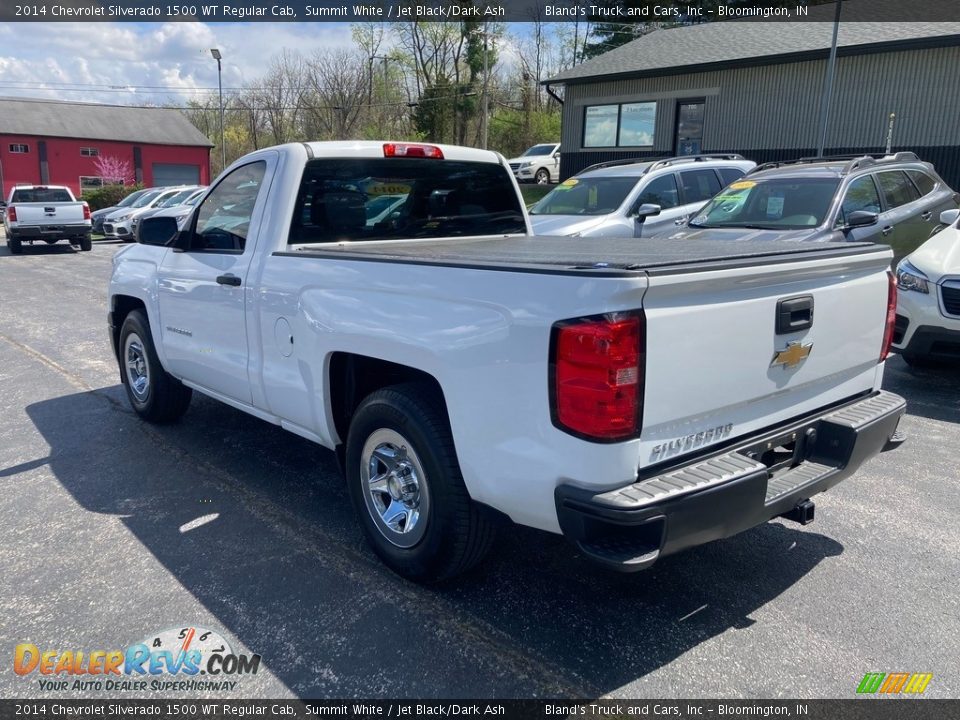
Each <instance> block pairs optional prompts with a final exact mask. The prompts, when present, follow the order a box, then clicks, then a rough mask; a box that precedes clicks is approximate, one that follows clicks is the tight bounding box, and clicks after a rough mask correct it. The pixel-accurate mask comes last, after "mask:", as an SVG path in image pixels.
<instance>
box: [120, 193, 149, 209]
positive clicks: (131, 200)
mask: <svg viewBox="0 0 960 720" xmlns="http://www.w3.org/2000/svg"><path fill="white" fill-rule="evenodd" d="M145 192H146V190H137V191H136V192H132V193H130V194H129V195H127V196H126V197H125V198H124V199H123V200H121V201H120V202H118V203H117V207H128V206H129V205H133V203H135V202H136V201H137V199H138V198H139V197H140V196H141V195H143V194H144V193H145Z"/></svg>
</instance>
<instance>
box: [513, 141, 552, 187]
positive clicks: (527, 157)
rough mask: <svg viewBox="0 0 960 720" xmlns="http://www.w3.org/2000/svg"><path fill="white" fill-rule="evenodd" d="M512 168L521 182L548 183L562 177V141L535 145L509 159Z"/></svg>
mask: <svg viewBox="0 0 960 720" xmlns="http://www.w3.org/2000/svg"><path fill="white" fill-rule="evenodd" d="M507 162H508V163H509V164H510V170H511V171H512V172H513V174H514V176H515V177H516V178H517V180H519V181H520V182H535V183H537V184H539V185H547V184H548V183H551V182H556V181H557V180H558V179H559V177H560V143H541V144H540V145H534V146H533V147H531V148H527V150H526V151H525V152H524V153H523V154H522V155H520V157H515V158H510V159H509V160H507Z"/></svg>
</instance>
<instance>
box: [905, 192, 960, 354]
mask: <svg viewBox="0 0 960 720" xmlns="http://www.w3.org/2000/svg"><path fill="white" fill-rule="evenodd" d="M939 220H940V222H941V223H942V224H944V225H946V226H947V227H946V228H945V229H943V230H941V231H940V232H938V233H937V234H936V235H934V236H933V237H932V238H930V239H929V240H927V242H925V243H924V244H923V245H921V246H920V247H919V248H918V249H917V250H915V251H914V252H912V253H911V254H910V255H908V256H907V257H905V258H904V259H903V260H901V261H900V264H899V265H897V295H898V298H897V319H896V325H895V326H894V331H893V349H894V350H896V351H897V352H899V353H900V355H901V357H903V359H904V360H906V362H907V363H908V364H910V365H921V364H925V363H927V362H930V361H941V362H942V361H947V362H952V363H954V365H956V363H957V362H958V361H960V210H946V211H945V212H942V213H941V214H940V217H939Z"/></svg>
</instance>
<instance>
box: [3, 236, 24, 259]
mask: <svg viewBox="0 0 960 720" xmlns="http://www.w3.org/2000/svg"><path fill="white" fill-rule="evenodd" d="M7 249H8V250H9V251H10V253H11V254H12V255H19V254H20V253H21V252H23V244H22V243H21V242H20V238H7Z"/></svg>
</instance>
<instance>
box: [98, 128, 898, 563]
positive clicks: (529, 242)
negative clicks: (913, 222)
mask: <svg viewBox="0 0 960 720" xmlns="http://www.w3.org/2000/svg"><path fill="white" fill-rule="evenodd" d="M384 196H391V197H394V198H396V197H397V196H402V197H403V202H402V203H400V204H397V205H394V207H393V209H392V210H391V211H390V212H389V213H387V214H386V215H384V213H383V212H382V210H381V204H382V203H379V202H378V198H381V197H384ZM140 234H141V237H140V240H141V243H140V244H138V245H135V246H131V247H130V248H128V249H125V250H123V251H121V252H119V253H117V255H116V256H115V261H114V268H113V275H112V279H111V282H110V313H109V325H110V338H111V342H112V344H113V348H114V350H115V352H116V355H117V358H118V362H119V368H120V374H121V378H122V381H123V383H124V385H125V386H126V391H127V396H128V398H129V401H130V403H131V405H132V406H133V408H134V409H135V410H136V412H137V413H139V414H140V415H141V416H142V417H143V418H145V419H146V420H148V421H152V422H169V421H173V420H175V419H177V418H179V417H180V416H181V415H182V414H183V413H184V412H185V411H186V410H187V406H188V404H189V402H190V398H191V393H192V391H194V390H196V391H199V392H202V393H204V394H206V395H209V396H211V397H214V398H216V399H219V400H221V401H223V402H225V403H227V404H229V405H232V406H234V407H236V408H239V409H241V410H243V411H245V412H248V413H250V414H252V415H255V416H256V417H259V418H262V419H264V420H266V421H268V422H272V423H276V424H278V425H280V426H282V427H284V428H286V429H288V430H290V431H292V432H294V433H297V434H298V435H301V436H303V437H306V438H309V439H311V440H313V441H315V442H317V443H320V444H321V445H324V446H326V447H328V448H331V449H333V450H335V451H336V452H337V455H338V457H339V458H340V460H341V463H342V466H343V468H344V471H345V474H346V479H347V484H348V490H349V494H350V497H351V499H352V501H353V504H354V507H355V509H356V513H357V517H358V519H359V522H360V524H361V525H362V527H363V530H364V533H365V535H366V537H367V539H368V540H369V542H370V544H371V545H372V547H373V548H374V550H375V551H376V552H377V554H378V555H379V556H380V557H381V558H382V559H383V560H384V562H385V563H386V564H387V565H389V566H390V567H391V568H393V569H394V570H395V571H396V572H398V573H400V574H401V575H404V576H406V577H408V578H412V579H415V580H418V581H434V580H438V579H442V578H446V577H450V576H453V575H455V574H457V573H459V572H462V571H464V570H465V569H467V568H468V567H470V566H471V565H473V564H474V563H476V562H477V561H478V560H479V559H480V558H481V557H482V555H483V553H484V551H485V550H486V548H487V547H488V546H489V544H490V541H491V538H492V535H493V529H494V527H495V526H496V525H497V524H498V522H499V521H500V520H501V519H502V518H503V517H504V516H506V517H508V518H510V519H511V520H513V521H514V522H516V523H520V524H523V525H529V526H532V527H535V528H539V529H542V530H546V531H549V532H554V533H563V534H564V535H566V536H567V537H569V538H570V539H571V540H573V541H574V542H575V543H576V544H577V546H578V547H579V548H580V550H581V551H582V553H583V554H584V555H586V556H587V557H589V558H592V559H594V560H596V561H598V562H600V563H603V564H605V565H607V566H609V567H611V568H616V569H620V570H639V569H642V568H645V567H648V566H649V565H651V564H652V563H653V562H655V561H656V560H657V558H659V557H661V556H663V555H666V554H669V553H673V552H677V551H679V550H682V549H684V548H687V547H690V546H693V545H697V544H700V543H704V542H708V541H710V540H714V539H717V538H722V537H726V536H729V535H732V534H734V533H737V532H740V531H742V530H744V529H746V528H749V527H752V526H754V525H757V524H759V523H763V522H765V521H767V520H769V519H771V518H774V517H777V516H781V515H784V516H787V517H790V518H792V519H795V520H798V521H800V522H804V523H806V522H809V521H811V520H812V519H813V512H814V507H813V504H812V503H811V502H810V498H812V497H813V496H814V495H816V494H817V493H820V492H822V491H824V490H826V489H828V488H830V487H832V486H833V485H835V484H836V483H838V482H840V481H841V480H843V479H844V478H846V477H848V476H849V475H851V474H852V473H853V472H854V471H855V470H856V469H857V468H858V467H860V465H861V464H862V463H863V462H864V461H865V460H867V459H868V458H870V457H872V456H873V455H875V454H877V453H878V452H880V451H881V450H884V449H889V448H892V447H895V446H896V445H897V444H898V443H899V442H900V441H901V440H902V437H901V436H900V435H899V433H898V432H897V425H898V422H899V419H900V417H901V415H902V414H903V412H904V408H905V404H904V401H903V400H902V399H901V398H899V397H897V396H896V395H893V394H891V393H889V392H884V391H882V390H881V389H880V384H881V379H882V375H883V367H884V359H885V358H886V357H887V353H888V350H889V346H890V340H891V335H892V332H893V324H894V316H895V303H896V289H895V287H894V285H893V283H892V281H891V275H890V274H889V272H888V266H889V264H890V259H891V251H890V249H889V248H887V247H885V246H878V245H872V244H863V243H817V244H812V245H811V244H788V243H775V242H770V243H753V242H749V241H745V242H738V243H730V244H724V243H697V242H684V241H679V242H670V243H665V242H663V241H656V240H643V239H635V238H625V239H618V238H591V239H589V240H584V239H581V238H553V237H536V236H533V234H532V233H531V230H530V223H529V219H528V217H527V216H526V214H525V212H524V206H523V202H522V199H521V195H520V192H519V188H518V186H517V184H516V181H515V180H514V178H513V176H512V175H511V172H510V168H509V167H508V165H507V164H506V162H505V161H504V159H503V158H502V157H501V156H500V155H498V154H495V153H493V152H487V151H482V150H476V149H467V148H460V147H451V146H443V145H424V144H410V143H380V142H334V143H305V144H291V145H284V146H280V147H275V148H271V149H267V150H261V151H258V152H255V153H252V154H250V155H248V156H246V157H244V158H242V159H240V160H238V161H237V162H235V163H234V164H233V165H232V166H230V167H229V168H228V169H227V171H226V172H225V173H224V174H223V175H222V176H221V177H220V178H219V179H218V180H217V181H216V183H215V184H214V185H213V186H212V187H211V189H210V190H209V191H208V192H207V194H206V195H205V196H204V197H203V199H202V200H201V201H200V202H199V204H198V206H197V208H196V210H195V211H194V213H193V215H192V217H191V219H190V221H189V222H188V223H187V224H186V225H185V226H184V228H183V229H182V230H178V228H177V223H176V221H175V220H174V219H173V218H165V217H156V218H148V219H146V220H144V221H143V223H142V225H141V228H140Z"/></svg>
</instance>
